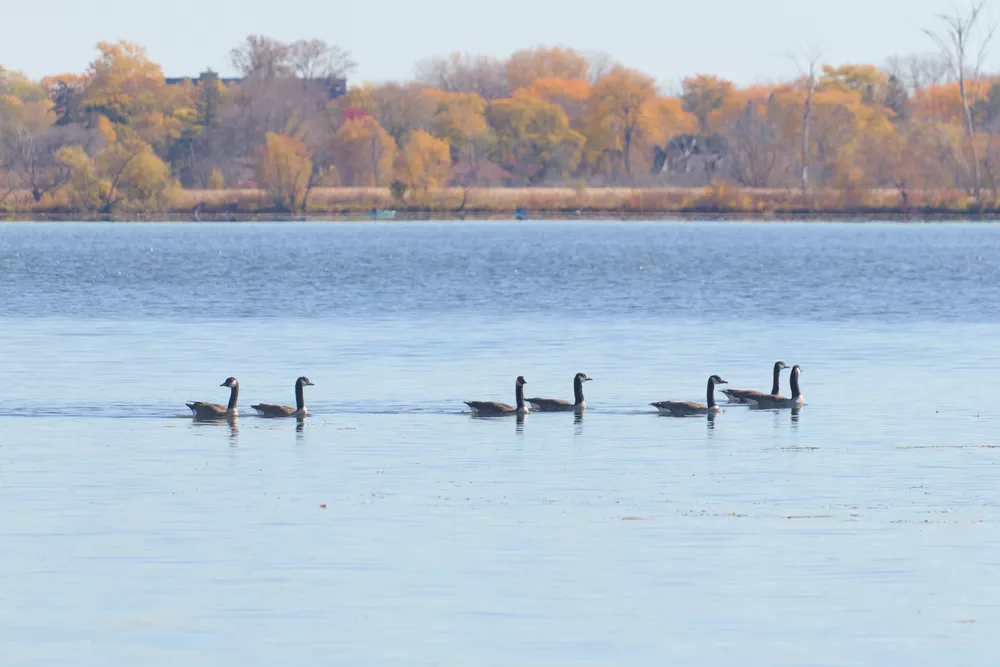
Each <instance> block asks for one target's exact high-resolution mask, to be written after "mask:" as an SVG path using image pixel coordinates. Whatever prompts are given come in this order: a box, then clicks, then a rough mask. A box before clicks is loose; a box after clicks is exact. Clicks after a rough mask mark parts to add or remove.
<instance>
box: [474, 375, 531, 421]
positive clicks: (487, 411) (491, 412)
mask: <svg viewBox="0 0 1000 667" xmlns="http://www.w3.org/2000/svg"><path fill="white" fill-rule="evenodd" d="M526 384H528V382H527V380H525V379H524V377H523V376H521V375H518V376H517V381H516V382H515V383H514V398H515V399H517V400H516V401H515V402H516V403H517V407H516V408H512V407H510V406H509V405H507V404H506V403H494V402H493V401H464V402H465V404H466V405H468V406H469V407H470V408H472V412H473V413H475V414H477V415H479V416H481V417H500V416H503V415H514V414H516V415H518V416H519V417H520V416H523V415H524V413H525V412H527V411H526V410H525V409H524V385H526Z"/></svg>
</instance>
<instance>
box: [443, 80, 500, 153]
mask: <svg viewBox="0 0 1000 667" xmlns="http://www.w3.org/2000/svg"><path fill="white" fill-rule="evenodd" d="M485 113H486V101H485V100H484V99H483V98H482V97H480V96H479V95H477V94H475V93H453V94H439V95H438V96H437V109H436V111H435V112H434V121H433V128H434V133H435V134H436V135H437V136H439V137H441V138H442V139H446V140H447V141H448V143H449V144H450V145H451V150H452V159H453V161H455V162H461V161H467V162H468V163H469V164H475V163H476V162H477V160H478V157H479V155H480V154H482V153H485V152H486V151H487V149H488V147H489V144H490V142H491V141H492V131H491V130H490V126H489V124H488V123H487V122H486V116H485Z"/></svg>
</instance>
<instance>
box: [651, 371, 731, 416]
mask: <svg viewBox="0 0 1000 667" xmlns="http://www.w3.org/2000/svg"><path fill="white" fill-rule="evenodd" d="M717 384H728V383H727V382H726V381H725V380H723V379H722V378H720V377H719V376H718V375H713V376H712V377H710V378H708V405H702V404H701V403H688V402H683V401H660V402H659V403H650V405H652V406H653V407H654V408H656V409H657V410H659V411H660V412H661V413H663V414H668V415H673V416H674V417H690V416H692V415H717V414H719V413H720V412H722V408H720V407H719V406H718V405H716V404H715V385H717Z"/></svg>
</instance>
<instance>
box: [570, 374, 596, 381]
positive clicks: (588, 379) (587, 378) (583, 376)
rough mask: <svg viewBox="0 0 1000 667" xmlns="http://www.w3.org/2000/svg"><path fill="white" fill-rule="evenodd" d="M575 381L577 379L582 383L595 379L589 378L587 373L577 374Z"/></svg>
mask: <svg viewBox="0 0 1000 667" xmlns="http://www.w3.org/2000/svg"><path fill="white" fill-rule="evenodd" d="M574 379H575V380H579V381H580V382H590V381H591V380H593V379H594V378H592V377H587V374H586V373H577V374H576V377H575V378H574Z"/></svg>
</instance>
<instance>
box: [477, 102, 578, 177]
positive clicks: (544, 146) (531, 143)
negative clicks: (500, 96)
mask: <svg viewBox="0 0 1000 667" xmlns="http://www.w3.org/2000/svg"><path fill="white" fill-rule="evenodd" d="M486 118H487V120H488V121H489V123H490V125H491V127H492V128H493V132H494V134H495V136H496V140H497V141H496V150H497V153H498V157H499V160H498V161H499V163H500V164H501V165H502V166H503V167H504V168H506V169H509V170H510V171H511V172H512V173H514V174H516V175H518V176H519V177H520V178H521V179H522V180H523V181H525V182H527V183H529V184H538V183H541V182H543V181H544V180H545V179H546V177H548V176H550V175H552V174H556V175H558V176H565V175H566V174H568V173H569V172H570V171H572V170H573V169H575V168H576V166H577V165H578V164H579V163H580V154H581V151H582V149H583V144H584V143H585V141H586V139H585V138H584V137H583V135H581V134H580V133H579V132H575V131H573V130H572V129H571V128H570V126H569V120H568V119H567V118H566V112H564V111H563V110H562V108H560V107H559V106H557V105H555V104H549V103H548V102H543V101H541V100H536V99H533V98H530V97H518V98H514V99H504V100H495V101H493V102H491V103H490V106H489V108H488V109H487V112H486Z"/></svg>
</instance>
